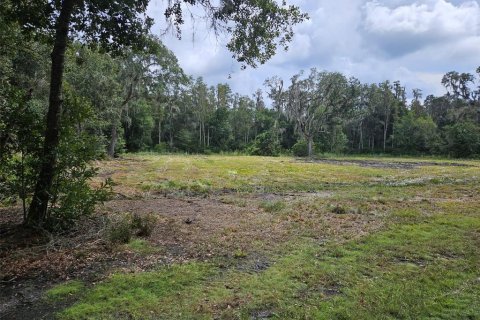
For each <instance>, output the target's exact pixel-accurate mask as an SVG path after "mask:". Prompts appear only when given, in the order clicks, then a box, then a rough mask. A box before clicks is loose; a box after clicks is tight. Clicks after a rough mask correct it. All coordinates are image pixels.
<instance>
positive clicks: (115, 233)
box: [108, 215, 132, 244]
mask: <svg viewBox="0 0 480 320" xmlns="http://www.w3.org/2000/svg"><path fill="white" fill-rule="evenodd" d="M131 238H132V216H131V215H124V216H123V217H121V218H120V219H119V220H117V221H114V222H112V223H111V225H110V228H109V230H108V240H109V241H110V242H111V243H112V244H125V243H128V242H130V239H131Z"/></svg>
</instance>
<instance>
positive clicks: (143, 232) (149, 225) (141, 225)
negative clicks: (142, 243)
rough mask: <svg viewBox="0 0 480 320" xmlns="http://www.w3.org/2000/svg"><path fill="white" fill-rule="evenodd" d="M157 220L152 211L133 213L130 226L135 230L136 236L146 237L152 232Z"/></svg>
mask: <svg viewBox="0 0 480 320" xmlns="http://www.w3.org/2000/svg"><path fill="white" fill-rule="evenodd" d="M157 220H158V219H157V216H156V215H154V214H153V213H149V214H146V215H139V214H134V215H133V219H132V225H131V228H132V229H133V230H134V231H135V234H136V235H137V236H139V237H148V236H150V235H151V234H152V232H153V229H155V226H156V224H157Z"/></svg>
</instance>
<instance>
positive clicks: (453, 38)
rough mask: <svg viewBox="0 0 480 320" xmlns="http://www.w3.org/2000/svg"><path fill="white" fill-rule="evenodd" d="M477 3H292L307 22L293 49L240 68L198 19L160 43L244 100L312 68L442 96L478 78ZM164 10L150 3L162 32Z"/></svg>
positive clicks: (155, 0)
mask: <svg viewBox="0 0 480 320" xmlns="http://www.w3.org/2000/svg"><path fill="white" fill-rule="evenodd" d="M479 1H480V0H463V1H462V0H455V1H454V0H450V1H447V0H418V1H411V0H390V1H370V0H335V1H331V0H315V1H312V0H310V1H307V0H289V1H287V2H288V3H289V4H295V5H298V6H299V7H300V8H301V9H302V10H303V11H305V12H308V13H309V15H310V20H309V21H306V22H305V23H303V24H302V25H299V26H297V27H296V28H295V38H294V40H293V43H292V44H291V45H290V50H289V51H288V52H284V51H283V50H282V51H279V52H278V53H277V55H276V56H275V57H274V58H273V59H272V60H270V61H269V62H267V63H266V64H265V65H262V66H259V67H258V68H257V69H252V68H248V69H247V70H243V71H242V70H240V65H239V64H238V63H237V62H235V61H234V60H233V59H232V58H231V54H230V53H229V52H228V50H226V49H225V43H226V40H227V39H226V36H221V37H219V38H217V37H215V36H214V35H213V33H212V32H211V31H209V29H208V27H207V26H206V24H205V22H203V21H202V20H201V19H196V20H195V21H194V22H193V21H191V20H190V19H188V18H187V19H186V24H185V25H184V27H183V37H182V40H177V39H176V38H175V37H174V36H172V35H169V34H167V35H165V36H163V37H162V40H163V42H164V43H165V44H166V45H167V47H169V48H170V49H171V50H172V51H173V52H174V53H175V54H176V55H177V57H178V58H179V62H180V65H181V66H182V68H183V69H184V70H185V71H186V72H187V73H188V74H191V75H193V76H203V77H204V79H205V80H206V82H207V83H209V84H216V83H219V82H222V83H223V82H225V83H228V84H230V86H231V87H232V89H233V90H234V91H236V92H239V93H241V94H246V95H251V94H252V93H253V92H254V91H255V90H256V89H257V88H263V82H264V80H265V79H266V78H269V77H271V76H274V75H277V76H280V77H282V78H283V79H285V80H287V79H289V78H290V77H291V76H292V75H293V74H295V73H297V72H299V71H300V70H302V69H303V70H308V69H310V68H312V67H316V68H317V69H320V70H328V71H339V72H342V73H344V74H346V75H348V76H355V77H357V78H358V79H360V80H361V81H362V82H373V83H378V82H381V81H383V80H386V79H389V80H391V81H394V80H400V81H401V82H402V83H403V84H404V85H406V86H407V89H408V90H409V91H411V89H413V88H420V89H422V90H423V92H424V93H425V94H430V93H433V94H437V95H440V94H443V93H444V89H443V88H442V86H441V84H440V80H441V77H442V75H443V74H445V73H446V72H448V71H452V70H456V71H461V72H471V73H473V72H474V71H475V69H476V68H477V67H478V66H480V2H479ZM163 10H164V0H152V1H151V4H150V7H149V14H150V15H151V16H152V17H153V18H155V20H156V25H155V28H154V32H155V33H157V34H159V33H160V30H161V29H162V28H164V27H165V19H164V17H163ZM193 13H194V14H195V11H194V12H193ZM229 76H230V77H229Z"/></svg>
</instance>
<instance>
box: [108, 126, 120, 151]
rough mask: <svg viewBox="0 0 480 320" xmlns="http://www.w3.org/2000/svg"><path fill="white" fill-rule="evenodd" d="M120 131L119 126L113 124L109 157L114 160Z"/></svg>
mask: <svg viewBox="0 0 480 320" xmlns="http://www.w3.org/2000/svg"><path fill="white" fill-rule="evenodd" d="M117 140H118V131H117V126H116V125H115V124H113V123H112V129H111V131H110V143H109V144H108V150H107V153H108V156H109V157H111V158H113V157H114V156H115V147H116V146H117Z"/></svg>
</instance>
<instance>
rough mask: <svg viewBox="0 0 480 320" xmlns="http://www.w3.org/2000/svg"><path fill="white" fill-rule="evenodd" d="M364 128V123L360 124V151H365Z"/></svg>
mask: <svg viewBox="0 0 480 320" xmlns="http://www.w3.org/2000/svg"><path fill="white" fill-rule="evenodd" d="M362 126H363V123H362V122H360V143H359V147H360V151H363V129H362Z"/></svg>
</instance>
